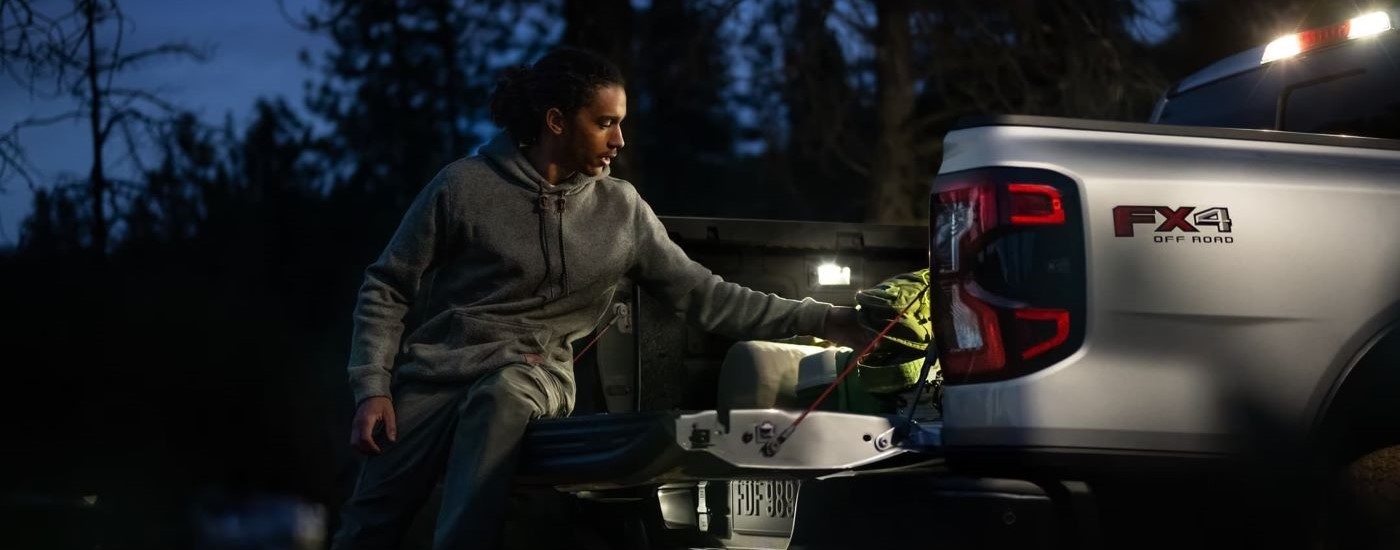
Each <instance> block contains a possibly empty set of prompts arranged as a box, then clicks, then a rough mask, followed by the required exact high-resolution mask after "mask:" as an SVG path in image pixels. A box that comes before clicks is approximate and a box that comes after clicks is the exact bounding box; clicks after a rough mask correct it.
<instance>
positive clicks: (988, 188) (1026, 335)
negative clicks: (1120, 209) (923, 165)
mask: <svg viewBox="0 0 1400 550" xmlns="http://www.w3.org/2000/svg"><path fill="white" fill-rule="evenodd" d="M1075 196H1077V187H1076V186H1075V185H1074V183H1073V182H1072V181H1071V180H1069V179H1068V178H1065V177H1064V176H1062V175H1059V174H1056V173H1053V172H1048V171H1044V170H1035V169H1022V168H989V169H980V170H971V171H967V172H961V173H955V174H947V175H941V176H939V178H938V180H937V181H935V183H934V193H933V195H932V197H931V202H932V204H931V205H930V212H931V214H932V220H931V225H930V235H929V244H930V248H931V250H930V262H931V263H932V265H931V266H930V267H931V268H932V269H931V273H932V274H933V280H934V284H935V290H936V292H934V293H933V302H934V303H933V306H934V311H933V318H934V321H935V327H934V334H935V340H936V342H937V343H938V351H939V360H940V361H941V362H942V365H943V369H944V380H945V381H946V383H949V384H958V383H969V382H978V381H989V380H999V379H1005V378H1011V377H1014V376H1019V375H1022V374H1025V373H1028V372H1032V371H1034V370H1037V369H1040V368H1044V367H1045V366H1048V365H1049V364H1050V363H1052V362H1054V361H1057V360H1059V359H1062V358H1063V357H1065V356H1067V355H1068V353H1069V352H1070V351H1072V350H1071V349H1070V348H1072V347H1073V346H1075V345H1077V342H1076V341H1074V340H1075V337H1076V335H1077V334H1082V327H1080V326H1076V324H1075V323H1076V320H1078V319H1082V315H1083V314H1082V311H1083V229H1082V227H1079V226H1077V225H1075V224H1073V223H1071V222H1075V221H1077V220H1078V219H1080V218H1079V217H1078V214H1077V212H1078V210H1077V207H1076V206H1075V205H1074V200H1075V199H1074V197H1075ZM1075 312H1079V313H1075ZM1080 323H1082V321H1080Z"/></svg>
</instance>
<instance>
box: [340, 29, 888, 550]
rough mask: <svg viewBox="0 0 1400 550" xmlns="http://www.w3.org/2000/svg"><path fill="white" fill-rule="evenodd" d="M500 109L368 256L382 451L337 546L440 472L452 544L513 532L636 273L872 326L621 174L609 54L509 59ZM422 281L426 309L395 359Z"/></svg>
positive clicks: (708, 299) (393, 533)
mask: <svg viewBox="0 0 1400 550" xmlns="http://www.w3.org/2000/svg"><path fill="white" fill-rule="evenodd" d="M491 110H492V118H493V119H494V120H495V122H496V123H497V124H498V125H500V126H502V127H504V128H505V132H504V133H503V134H502V135H501V136H499V137H497V138H496V139H495V140H493V141H492V142H491V143H489V144H487V145H486V146H485V147H483V148H482V150H481V155H479V156H476V157H471V158H467V159H462V160H459V161H457V162H454V163H452V164H450V165H448V166H447V167H446V168H444V169H443V170H442V172H440V173H439V174H438V175H437V177H436V178H434V179H433V181H432V182H430V183H429V184H428V185H427V187H426V188H424V189H423V191H422V193H421V194H420V195H419V196H418V198H417V199H416V200H415V201H414V203H413V205H412V206H410V208H409V210H408V212H407V214H406V215H405V216H404V219H403V222H402V223H401V224H400V226H399V228H398V231H397V232H396V233H395V234H394V236H393V238H392V240H391V241H390V243H389V245H388V246H387V247H386V248H385V250H384V253H383V254H382V255H381V256H380V258H379V259H378V261H376V262H375V263H374V264H373V265H371V266H369V268H368V269H367V270H366V273H365V282H364V285H363V286H362V287H361V289H360V293H359V300H358V302H357V304H356V306H355V314H354V318H355V330H354V335H353V341H352V349H351V355H350V365H349V375H350V382H351V388H352V390H353V391H354V394H355V399H356V402H357V408H356V413H355V420H354V423H353V426H352V433H351V441H352V444H353V445H354V446H355V447H356V448H357V449H359V450H361V451H363V452H365V453H366V454H368V455H369V457H368V459H367V460H366V461H365V465H364V468H363V470H362V472H361V475H360V478H359V481H358V483H357V485H356V488H355V493H354V495H353V496H352V497H351V498H350V500H349V501H348V502H347V503H346V505H345V508H344V516H343V525H342V528H341V531H340V532H339V533H338V534H337V537H336V540H335V543H334V546H335V547H336V548H382V547H393V546H396V545H397V544H398V543H399V540H400V539H401V537H402V536H403V533H404V530H405V529H406V528H407V526H408V524H409V522H410V521H411V519H412V517H413V516H414V514H415V513H416V512H417V510H418V509H419V507H421V505H422V504H423V501H424V499H425V498H426V497H427V495H428V493H429V492H430V490H431V489H432V487H433V485H434V484H435V483H436V481H437V479H438V478H439V476H442V478H443V483H444V487H445V489H444V493H443V504H442V509H441V512H440V513H439V515H438V519H437V526H436V531H435V534H434V546H435V547H436V548H466V547H472V548H490V547H494V546H496V545H498V541H497V538H498V536H499V531H500V525H501V522H502V510H503V508H504V505H505V501H506V497H507V494H508V492H509V489H510V483H511V479H512V477H513V475H514V467H515V456H516V452H517V448H518V445H519V442H520V438H521V436H522V435H523V433H524V430H525V427H526V425H527V424H528V422H529V421H530V420H532V419H535V418H545V417H554V416H563V415H567V414H568V413H569V412H570V411H571V410H572V408H573V403H574V380H573V371H572V367H573V365H572V357H571V354H572V350H571V349H570V342H573V341H574V340H577V339H578V338H580V337H582V336H584V335H586V334H588V333H589V332H590V331H592V330H593V329H594V327H595V325H596V324H597V323H598V321H599V319H601V318H602V316H603V315H604V312H605V310H606V308H607V306H608V305H609V303H610V301H611V297H612V293H613V290H614V289H615V288H616V287H617V284H618V283H619V281H620V280H621V279H622V278H623V277H624V276H625V277H630V278H632V279H634V280H636V281H638V282H639V283H640V284H642V285H643V286H644V287H645V288H646V289H647V290H648V291H649V292H651V293H652V294H653V295H655V296H656V297H657V298H659V299H661V300H662V301H664V302H666V303H669V304H671V305H672V306H673V307H674V308H675V309H676V311H677V312H679V313H683V314H684V315H685V317H686V318H687V319H688V320H689V321H691V322H692V323H695V324H697V325H699V326H701V327H703V328H705V329H706V330H711V331H716V332H720V333H724V334H727V335H730V336H732V337H743V338H776V337H783V336H791V335H795V334H814V335H818V336H822V337H824V338H827V339H832V340H836V341H844V342H851V343H855V342H854V341H855V340H859V339H861V338H862V337H863V334H862V332H861V329H860V327H859V325H858V324H857V323H856V321H855V311H854V310H853V309H851V308H838V307H833V306H831V305H830V304H824V303H820V302H816V301H813V300H811V299H807V300H803V301H800V302H799V301H793V300H786V299H783V298H779V297H777V296H774V295H771V294H762V293H759V292H755V291H752V290H749V289H746V288H743V287H740V286H738V285H734V284H732V283H727V282H724V281H722V280H721V279H720V278H719V277H717V276H715V275H713V274H712V273H710V272H709V271H708V270H706V269H705V268H704V267H702V266H700V265H699V264H696V263H695V262H694V261H692V260H690V259H689V258H687V257H686V256H685V254H684V253H683V252H682V251H681V250H680V249H679V247H677V246H676V245H675V244H674V243H672V242H671V241H670V239H669V238H668V237H667V235H666V231H665V228H664V227H663V226H662V225H661V223H660V222H659V221H658V220H657V218H656V216H655V215H654V214H653V213H652V211H651V208H650V207H648V206H647V204H646V203H645V202H643V201H642V200H641V199H640V198H639V197H638V196H637V194H636V191H635V190H634V189H633V188H632V186H631V185H630V184H628V183H627V182H625V181H622V180H619V179H617V178H613V177H611V176H610V175H609V165H610V164H611V162H612V159H613V158H615V157H616V156H617V153H618V151H619V150H620V149H621V148H622V147H623V145H624V143H625V142H624V140H623V135H622V122H623V120H624V119H625V118H626V116H627V99H626V92H625V90H624V89H623V82H622V78H621V75H620V73H619V72H618V70H617V68H616V67H614V66H613V65H612V64H611V63H609V62H608V61H607V60H605V59H603V58H601V57H598V56H597V55H594V54H591V53H588V52H584V51H581V50H575V49H560V50H555V51H553V52H551V53H549V54H548V55H546V56H545V57H544V58H542V59H540V60H539V61H538V62H536V63H535V65H534V66H533V67H528V68H527V67H521V68H517V69H512V70H510V71H508V72H507V73H506V74H505V75H504V76H503V77H502V78H501V81H500V82H499V84H498V86H497V89H496V91H495V94H494V96H493V98H492V106H491ZM429 273H431V274H432V276H431V277H427V278H425V275H426V274H429ZM425 281H431V282H430V283H426V282H425ZM419 296H421V297H423V298H424V304H425V305H424V307H423V311H421V312H416V313H421V315H422V318H423V319H424V322H423V323H422V325H421V326H420V327H418V328H417V329H416V330H415V331H413V333H411V334H409V335H408V336H407V338H406V339H404V340H403V344H404V346H403V348H404V351H405V352H406V355H407V361H406V362H405V363H404V364H403V365H402V366H401V367H399V368H398V369H397V370H394V358H395V356H396V354H397V353H398V351H399V344H400V337H401V336H402V334H403V330H404V323H403V319H404V316H405V315H406V314H407V313H408V309H409V304H410V303H414V299H415V297H419ZM377 433H378V434H379V435H377Z"/></svg>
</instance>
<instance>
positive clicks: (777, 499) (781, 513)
mask: <svg viewBox="0 0 1400 550" xmlns="http://www.w3.org/2000/svg"><path fill="white" fill-rule="evenodd" d="M797 487H798V483H797V482H796V481H777V480H766V479H764V480H748V479H742V480H736V481H730V482H729V517H730V525H731V526H733V529H734V532H735V533H741V534H745V535H765V536H780V537H786V536H790V535H791V534H792V518H793V516H794V515H795V514H796V513H797Z"/></svg>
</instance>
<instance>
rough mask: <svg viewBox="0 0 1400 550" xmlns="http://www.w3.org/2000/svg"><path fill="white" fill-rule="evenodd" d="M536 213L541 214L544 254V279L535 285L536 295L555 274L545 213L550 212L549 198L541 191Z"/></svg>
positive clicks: (541, 248) (541, 239) (541, 244)
mask: <svg viewBox="0 0 1400 550" xmlns="http://www.w3.org/2000/svg"><path fill="white" fill-rule="evenodd" d="M535 209H536V212H539V214H540V250H541V251H542V252H543V253H544V277H543V278H541V279H540V284H538V285H535V294H539V293H540V289H541V288H543V287H544V286H545V285H547V284H549V279H550V276H551V275H553V274H554V258H553V257H552V255H551V254H550V253H549V232H548V231H546V227H545V212H548V211H549V197H548V196H546V195H545V194H544V190H543V189H541V190H540V193H539V196H538V197H537V198H536V200H535Z"/></svg>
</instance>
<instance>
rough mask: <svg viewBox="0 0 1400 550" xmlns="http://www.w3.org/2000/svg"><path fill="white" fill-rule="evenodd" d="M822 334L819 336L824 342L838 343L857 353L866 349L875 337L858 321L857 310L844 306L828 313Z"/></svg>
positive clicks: (834, 308) (832, 309)
mask: <svg viewBox="0 0 1400 550" xmlns="http://www.w3.org/2000/svg"><path fill="white" fill-rule="evenodd" d="M822 332H823V333H822V334H820V335H819V336H821V338H822V339H823V340H830V341H832V342H836V343H838V344H841V345H843V346H846V347H849V348H853V349H855V350H856V351H857V352H859V351H861V350H863V349H865V346H866V345H867V344H869V343H870V340H871V339H872V338H873V337H874V335H873V334H870V333H869V332H867V331H866V330H865V328H864V327H862V326H860V322H859V321H857V320H856V308H853V307H843V306H836V307H833V308H831V311H829V312H827V314H826V324H825V325H824V326H823V327H822Z"/></svg>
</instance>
